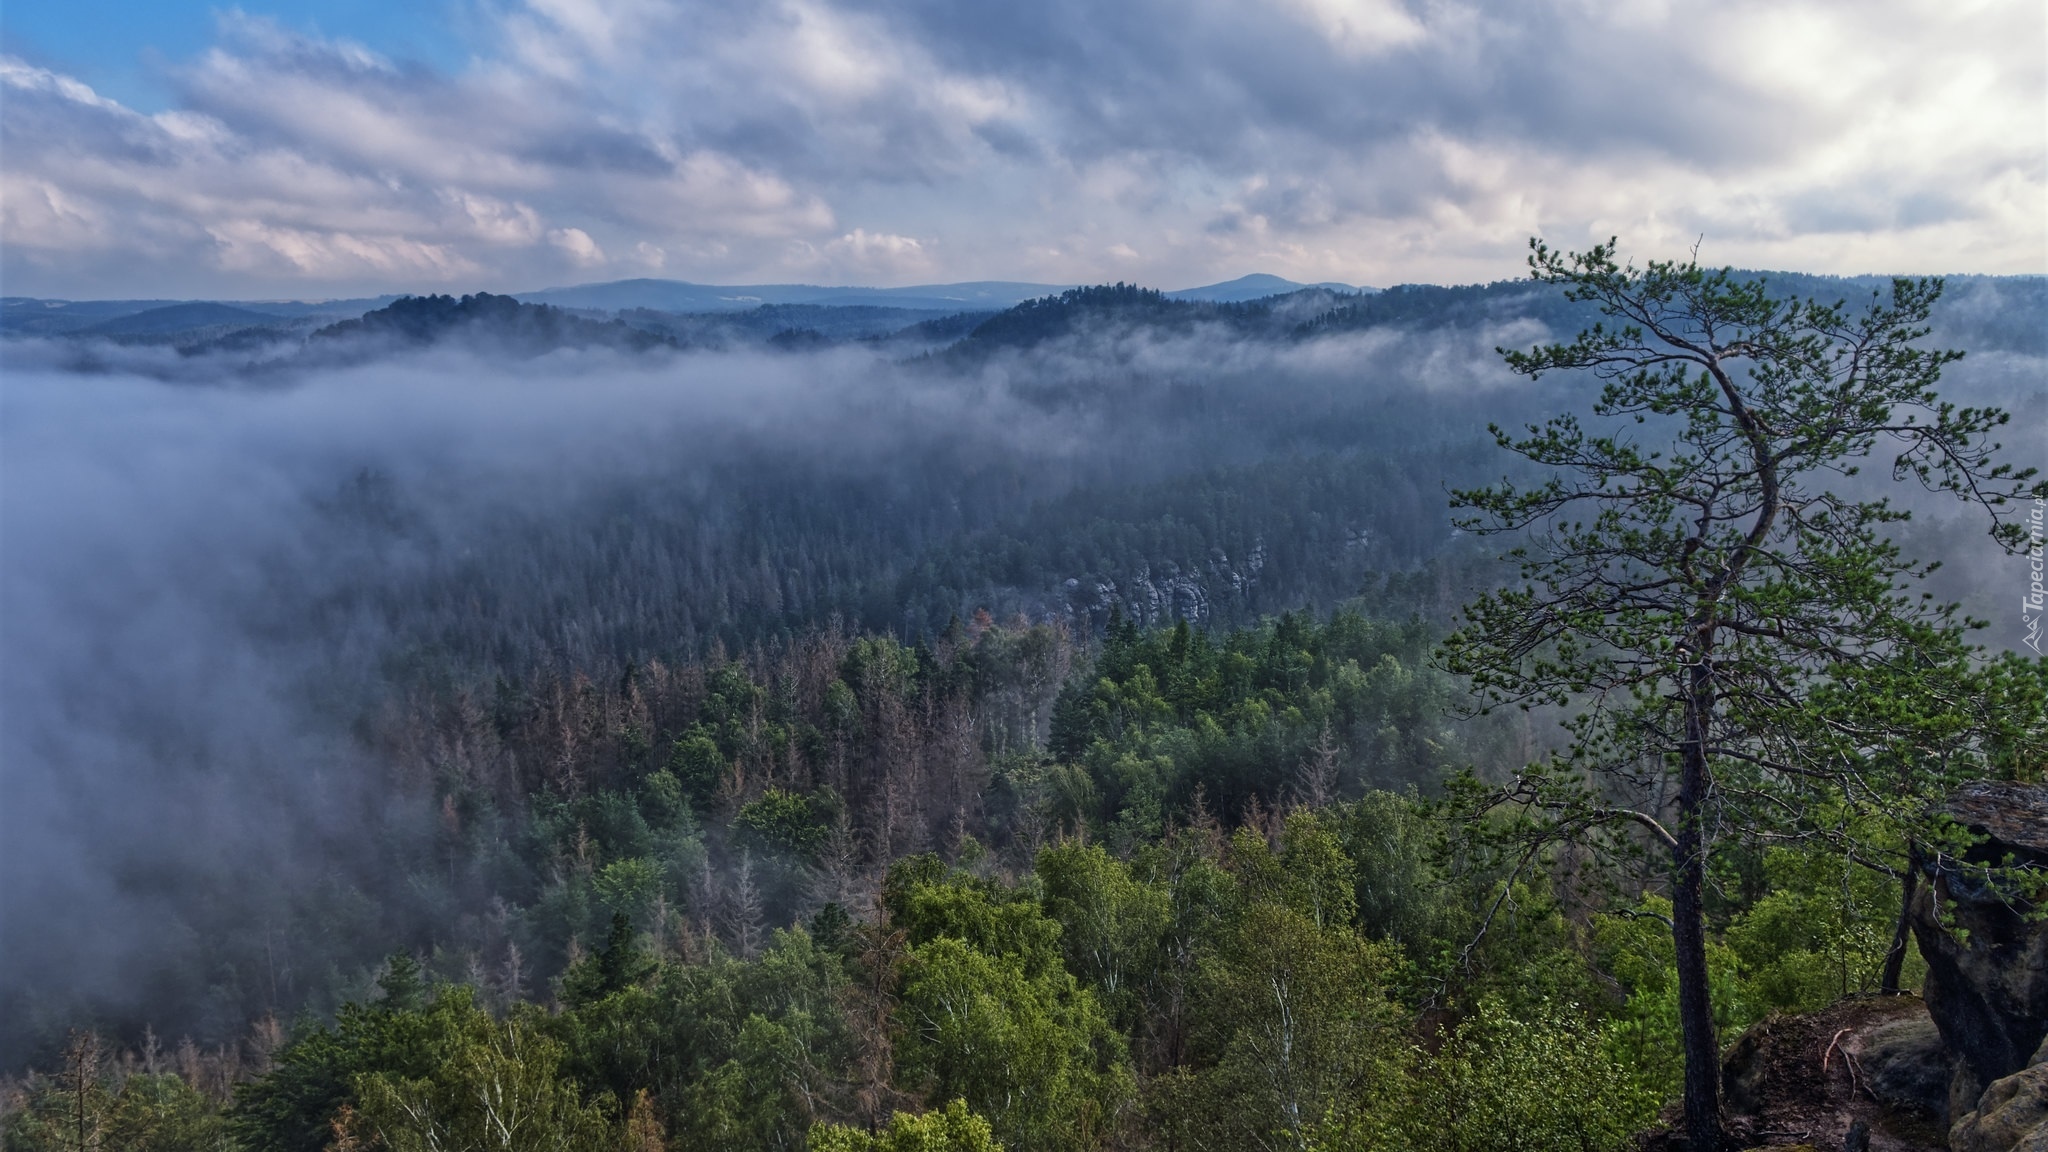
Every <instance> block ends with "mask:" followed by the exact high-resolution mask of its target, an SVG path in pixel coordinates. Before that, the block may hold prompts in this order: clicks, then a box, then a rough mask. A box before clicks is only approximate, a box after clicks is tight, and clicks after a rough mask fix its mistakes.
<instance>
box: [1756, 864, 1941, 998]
mask: <svg viewBox="0 0 2048 1152" xmlns="http://www.w3.org/2000/svg"><path fill="white" fill-rule="evenodd" d="M1764 883H1765V887H1766V891H1765V892H1764V894H1763V895H1762V896H1761V897H1760V898H1758V900H1757V901H1756V902H1755V903H1754V904H1752V905H1751V906H1750V907H1748V908H1746V909H1744V910H1743V911H1742V912H1741V913H1740V914H1738V915H1737V916H1736V917H1735V918H1734V919H1733V920H1732V921H1731V922H1730V923H1729V925H1728V930H1727V933H1726V937H1727V942H1728V948H1729V950H1730V951H1731V952H1733V953H1734V954H1735V957H1736V959H1737V960H1738V961H1739V963H1740V966H1741V974H1742V982H1743V987H1744V997H1743V998H1744V1000H1745V1001H1746V1002H1747V1003H1749V1004H1751V1005H1754V1006H1755V1007H1756V1008H1757V1009H1759V1010H1775V1011H1783V1012H1810V1011H1815V1010H1817V1009H1820V1008H1825V1007H1827V1006H1828V1005H1829V1004H1832V1003H1834V1002H1835V1001H1836V1000H1839V999H1841V998H1842V997H1844V996H1849V995H1853V994H1856V993H1865V992H1875V991H1877V988H1878V983H1879V974H1880V972H1881V971H1882V969H1883V967H1884V961H1885V953H1886V952H1887V951H1888V950H1889V948H1890V947H1891V939H1892V930H1893V927H1894V925H1895V924H1896V923H1897V920H1898V914H1899V885H1898V881H1897V880H1894V879H1892V878H1891V877H1888V876H1884V875H1882V874H1880V873H1877V872H1873V871H1871V870H1869V869H1867V868H1863V867H1860V866H1858V865H1856V864H1854V863H1851V862H1850V861H1847V860H1843V859H1841V858H1840V857H1834V856H1830V855H1827V854H1825V853H1820V852H1812V851H1806V852H1802V851H1799V850H1796V849H1791V848H1773V849H1771V850H1770V851H1768V852H1767V853H1766V854H1765V856H1764ZM1907 958H1908V964H1909V965H1911V966H1912V968H1911V969H1910V970H1909V972H1908V974H1907V976H1906V978H1905V980H1904V981H1903V986H1904V987H1909V988H1910V987H1912V986H1913V985H1914V984H1916V983H1917V980H1915V979H1914V976H1913V974H1914V972H1917V971H1923V970H1924V968H1925V962H1924V961H1922V960H1921V959H1920V956H1919V953H1918V950H1917V949H1911V950H1909V951H1908V953H1907Z"/></svg>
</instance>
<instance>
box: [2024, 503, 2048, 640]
mask: <svg viewBox="0 0 2048 1152" xmlns="http://www.w3.org/2000/svg"><path fill="white" fill-rule="evenodd" d="M2044 516H2048V500H2039V499H2037V500H2035V501H2034V509H2033V511H2032V512H2030V513H2028V514H2027V536H2028V538H2029V540H2031V541H2032V543H2033V547H2031V548H2029V549H2027V567H2028V573H2027V575H2028V578H2029V582H2028V584H2027V594H2026V596H2025V598H2023V599H2022V600H2021V602H2020V625H2021V627H2022V628H2024V629H2025V630H2026V631H2025V634H2024V635H2022V636H2021V637H2020V643H2022V644H2025V645H2026V646H2027V647H2029V648H2032V649H2033V650H2034V655H2036V656H2039V655H2040V654H2041V617H2042V614H2043V612H2044V610H2048V591H2044V590H2043V588H2042V550H2041V545H2042V536H2043V535H2044V525H2043V517H2044Z"/></svg>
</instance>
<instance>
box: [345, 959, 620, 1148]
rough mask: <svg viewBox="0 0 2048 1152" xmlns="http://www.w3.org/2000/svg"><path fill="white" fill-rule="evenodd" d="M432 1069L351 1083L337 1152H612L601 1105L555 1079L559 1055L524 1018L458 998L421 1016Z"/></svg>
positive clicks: (374, 1074) (370, 1075)
mask: <svg viewBox="0 0 2048 1152" xmlns="http://www.w3.org/2000/svg"><path fill="white" fill-rule="evenodd" d="M425 1015H426V1017H427V1019H428V1022H429V1024H430V1026H431V1027H432V1028H433V1030H434V1042H435V1047H436V1049H437V1051H436V1057H437V1059H436V1060H435V1061H434V1063H433V1065H432V1067H431V1068H430V1069H429V1070H428V1071H427V1073H426V1074H425V1075H422V1076H417V1077H412V1076H405V1075H402V1074H396V1073H393V1072H387V1071H367V1072H362V1073H358V1074H357V1075H356V1076H355V1077H353V1078H352V1080H351V1085H350V1086H351V1088H352V1090H353V1094H354V1096H355V1102H354V1104H353V1105H352V1106H344V1108H343V1109H342V1111H341V1113H340V1115H339V1117H338V1118H337V1120H336V1121H335V1132H336V1137H337V1139H336V1143H337V1145H338V1146H339V1147H340V1148H342V1149H355V1148H365V1149H367V1148H383V1149H389V1150H390V1152H441V1150H442V1149H450V1148H478V1149H481V1148H492V1149H503V1150H505V1152H612V1150H613V1149H615V1148H617V1147H618V1133H617V1131H616V1127H615V1125H614V1123H613V1120H612V1115H611V1114H612V1113H613V1112H614V1111H615V1110H616V1109H615V1106H614V1105H615V1101H613V1100H612V1099H611V1097H610V1096H609V1095H607V1096H603V1097H601V1098H599V1099H598V1100H597V1101H596V1102H594V1103H586V1102H585V1101H584V1100H583V1098H582V1093H581V1091H580V1090H579V1088H578V1086H577V1085H576V1084H575V1083H574V1082H573V1081H571V1080H568V1079H566V1078H564V1077H563V1076H562V1075H561V1071H562V1069H561V1065H562V1058H563V1048H562V1045H561V1044H560V1043H559V1042H558V1041H556V1040H554V1039H553V1038H552V1037H550V1036H548V1035H547V1034H546V1032H545V1031H544V1030H543V1029H542V1028H541V1027H540V1025H539V1022H538V1021H536V1020H534V1019H532V1017H531V1014H530V1013H517V1014H514V1016H513V1017H512V1018H511V1019H509V1020H505V1021H498V1020H494V1019H492V1018H491V1016H490V1015H489V1013H486V1012H484V1011H483V1010H482V1009H481V1008H479V1007H477V1006H476V1004H475V1003H474V1001H473V1000H471V999H470V998H469V997H468V996H466V995H455V994H446V995H443V996H441V997H439V998H438V999H437V1000H436V1001H435V1003H434V1005H433V1006H432V1008H431V1009H429V1010H428V1012H427V1013H426V1014H425Z"/></svg>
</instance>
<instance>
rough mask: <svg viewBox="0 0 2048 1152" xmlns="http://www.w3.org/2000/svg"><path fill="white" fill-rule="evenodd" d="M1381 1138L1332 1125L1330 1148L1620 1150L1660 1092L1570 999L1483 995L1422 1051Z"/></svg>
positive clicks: (1651, 1112)
mask: <svg viewBox="0 0 2048 1152" xmlns="http://www.w3.org/2000/svg"><path fill="white" fill-rule="evenodd" d="M1412 1059H1413V1061H1414V1063H1413V1066H1412V1067H1411V1068H1410V1069H1409V1070H1408V1074H1407V1076H1406V1077H1405V1079H1404V1080H1403V1081H1402V1085H1403V1088H1404V1090H1405V1091H1404V1094H1403V1095H1401V1096H1400V1097H1399V1098H1398V1100H1395V1101H1390V1102H1389V1105H1388V1106H1387V1107H1386V1108H1385V1110H1384V1111H1383V1112H1382V1113H1381V1115H1380V1116H1379V1117H1375V1118H1374V1120H1375V1123H1372V1124H1369V1125H1366V1126H1363V1127H1364V1128H1365V1129H1366V1130H1367V1131H1371V1132H1373V1134H1374V1135H1375V1136H1376V1137H1377V1139H1373V1140H1370V1141H1369V1142H1366V1143H1358V1142H1357V1134H1356V1130H1355V1129H1354V1130H1351V1131H1347V1130H1346V1129H1345V1128H1344V1126H1342V1125H1334V1126H1333V1127H1334V1128H1335V1131H1334V1132H1333V1133H1332V1136H1331V1137H1330V1138H1329V1139H1328V1141H1327V1144H1326V1145H1324V1146H1327V1147H1331V1148H1344V1147H1360V1148H1366V1147H1371V1148H1398V1149H1404V1150H1406V1149H1413V1150H1414V1152H1425V1150H1427V1152H1621V1150H1622V1149H1626V1148H1633V1147H1635V1140H1634V1137H1635V1134H1636V1133H1637V1132H1639V1131H1641V1130H1642V1129H1643V1128H1645V1127H1646V1126H1648V1125H1649V1123H1650V1122H1651V1121H1652V1120H1653V1119H1654V1118H1655V1117H1656V1114H1657V1108H1658V1106H1659V1105H1660V1104H1661V1103H1662V1102H1663V1096H1662V1094H1660V1093H1659V1092H1657V1091H1654V1090H1652V1089H1650V1088H1648V1087H1647V1086H1645V1085H1644V1084H1643V1083H1642V1081H1641V1078H1640V1077H1639V1076H1638V1075H1637V1074H1636V1071H1635V1069H1633V1068H1632V1067H1630V1066H1629V1065H1628V1064H1627V1063H1626V1062H1625V1061H1623V1060H1617V1059H1616V1058H1615V1056H1614V1055H1613V1052H1612V1046H1611V1045H1610V1044H1609V1043H1608V1037H1606V1036H1605V1035H1604V1034H1603V1032H1602V1029H1601V1028H1600V1026H1599V1024H1598V1023H1596V1022H1595V1021H1593V1020H1590V1019H1588V1018H1587V1017H1586V1016H1585V1015H1584V1014H1582V1013H1580V1012H1579V1011H1577V1010H1576V1009H1574V1008H1570V1007H1555V1008H1546V1009H1543V1010H1541V1011H1539V1012H1535V1013H1530V1012H1515V1013H1510V1012H1508V1011H1507V1010H1506V1009H1505V1008H1504V1006H1503V1005H1502V1004H1500V1003H1499V1002H1498V1001H1495V1000H1483V1001H1481V1002H1480V1003H1479V1005H1478V1009H1477V1011H1476V1012H1474V1014H1473V1015H1472V1016H1471V1017H1470V1018H1468V1019H1467V1020H1465V1021H1464V1022H1463V1023H1461V1024H1460V1025H1459V1026H1458V1027H1457V1028H1456V1029H1455V1030H1454V1031H1452V1032H1451V1033H1450V1034H1449V1035H1448V1036H1445V1037H1442V1038H1441V1043H1440V1047H1438V1048H1437V1050H1436V1051H1434V1052H1431V1051H1429V1050H1427V1049H1417V1050H1415V1051H1414V1052H1413V1053H1412Z"/></svg>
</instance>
